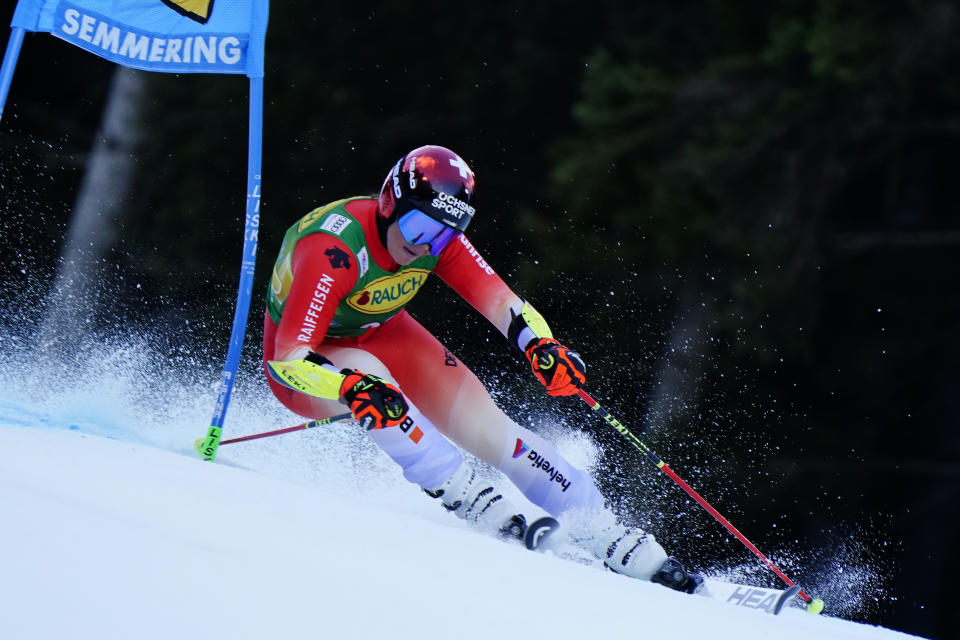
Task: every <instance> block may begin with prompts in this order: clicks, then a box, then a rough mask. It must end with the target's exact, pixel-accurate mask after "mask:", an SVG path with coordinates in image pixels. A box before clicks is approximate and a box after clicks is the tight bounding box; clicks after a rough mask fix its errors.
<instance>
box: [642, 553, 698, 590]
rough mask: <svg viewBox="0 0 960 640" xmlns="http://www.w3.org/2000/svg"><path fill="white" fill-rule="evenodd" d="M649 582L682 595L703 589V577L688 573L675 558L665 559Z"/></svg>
mask: <svg viewBox="0 0 960 640" xmlns="http://www.w3.org/2000/svg"><path fill="white" fill-rule="evenodd" d="M650 581H651V582H656V583H657V584H662V585H663V586H665V587H669V588H671V589H675V590H677V591H683V592H684V593H697V592H698V591H700V590H701V589H703V576H701V575H699V574H696V573H690V572H688V571H687V570H686V569H684V568H683V565H682V564H680V562H679V561H678V560H677V559H676V558H667V559H666V561H665V562H664V563H663V566H661V567H660V569H659V570H658V571H657V572H656V573H655V574H653V577H652V578H650Z"/></svg>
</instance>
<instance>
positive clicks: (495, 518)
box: [424, 460, 518, 531]
mask: <svg viewBox="0 0 960 640" xmlns="http://www.w3.org/2000/svg"><path fill="white" fill-rule="evenodd" d="M424 491H426V492H427V494H428V495H430V496H432V497H434V498H440V501H441V502H442V503H443V506H444V508H446V509H447V510H448V511H452V512H454V513H455V514H456V515H457V517H458V518H462V519H464V520H467V521H468V522H473V523H476V524H478V525H480V526H482V527H483V528H485V529H489V530H492V531H499V530H500V529H502V528H503V527H504V526H506V525H507V523H509V522H510V519H511V518H512V517H513V516H514V515H515V514H517V513H518V512H517V510H516V507H515V506H514V505H513V503H512V502H510V500H508V499H507V498H506V497H504V496H503V494H502V493H501V492H500V491H499V490H497V488H496V487H495V486H494V485H493V483H491V482H490V481H488V480H485V479H484V478H481V477H480V476H479V474H478V473H477V470H476V468H475V467H474V466H473V464H471V463H469V462H467V461H466V460H464V461H463V463H462V464H461V465H460V466H459V467H458V468H457V470H456V471H454V472H453V475H451V476H450V477H449V478H448V479H447V480H446V482H444V483H443V484H442V485H440V486H439V487H437V488H435V489H424Z"/></svg>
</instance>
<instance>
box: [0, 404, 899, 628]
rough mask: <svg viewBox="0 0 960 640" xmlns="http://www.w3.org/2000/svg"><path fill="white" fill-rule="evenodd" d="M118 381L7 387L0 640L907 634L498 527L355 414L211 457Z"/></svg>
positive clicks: (187, 428)
mask: <svg viewBox="0 0 960 640" xmlns="http://www.w3.org/2000/svg"><path fill="white" fill-rule="evenodd" d="M80 387H82V385H80ZM122 395H123V392H122V389H121V390H120V392H119V395H118V396H113V397H111V396H110V394H104V393H99V394H94V393H87V394H85V393H84V392H83V391H82V390H81V391H79V392H77V393H76V394H75V395H73V397H72V401H71V402H67V403H64V402H63V398H62V397H61V398H60V399H58V400H57V401H56V402H52V403H51V404H50V406H49V408H48V409H42V410H38V409H36V408H29V407H25V406H24V403H23V402H22V401H21V400H20V399H18V398H17V396H16V395H15V394H14V393H8V392H7V391H5V392H4V394H3V398H2V401H0V507H2V511H3V521H4V524H3V526H2V527H0V554H2V561H0V567H2V580H0V603H2V605H0V608H2V610H3V615H0V638H4V639H5V640H35V639H47V638H49V639H60V638H96V639H108V638H124V639H126V638H137V639H138V640H145V639H147V638H164V639H168V638H208V639H209V638H284V639H293V638H458V639H470V638H477V639H481V638H482V639H484V640H490V639H491V638H526V637H537V638H641V637H646V638H710V639H711V640H722V639H725V638H729V639H730V640H750V639H753V638H757V639H759V638H776V639H777V640H794V639H796V640H800V639H804V640H807V639H809V638H837V639H846V638H852V639H853V638H856V639H860V638H868V639H871V640H883V639H888V638H890V639H892V638H907V637H914V636H908V635H906V634H902V633H899V632H896V631H891V630H887V629H883V628H879V627H872V626H868V625H863V624H858V623H854V622H850V621H846V620H842V619H837V618H830V617H828V616H812V615H810V614H807V613H805V612H804V611H803V610H801V609H797V608H793V609H788V610H786V611H784V613H783V614H781V615H780V616H777V617H775V616H772V615H769V614H766V613H763V612H760V611H755V610H745V609H740V608H737V607H733V606H731V605H728V604H725V603H722V602H718V601H714V600H710V599H708V598H703V597H699V596H689V595H685V594H680V593H676V592H672V591H669V590H667V589H665V588H663V587H660V586H657V585H654V584H652V583H644V582H639V581H635V580H630V579H627V578H623V577H621V576H618V575H615V574H612V573H609V572H604V571H599V570H596V569H593V568H589V567H584V566H580V565H577V564H574V563H570V562H565V561H563V560H560V559H558V558H555V557H551V556H547V555H543V554H538V553H531V552H529V551H526V550H524V549H522V548H521V547H520V546H519V545H513V544H509V543H504V542H501V541H498V540H496V539H494V538H491V537H487V536H485V535H482V534H480V533H477V532H475V531H473V530H470V529H468V528H466V527H465V526H464V525H463V524H462V523H461V522H460V521H458V520H456V519H455V518H454V517H452V516H450V515H449V514H446V513H443V511H442V509H440V508H439V507H438V505H437V504H436V503H435V502H434V501H432V500H429V499H427V498H426V497H424V496H423V494H422V493H420V492H419V491H417V490H416V489H415V488H413V487H411V486H409V485H408V484H406V483H405V482H404V481H403V479H402V477H401V476H400V474H399V472H397V471H396V470H394V469H392V468H391V467H390V463H389V461H388V460H386V459H385V458H384V457H382V456H380V455H379V454H378V452H377V451H375V450H372V449H369V448H367V447H365V446H362V445H357V446H353V447H351V446H350V444H349V443H351V442H354V441H355V440H357V434H356V433H355V432H353V431H352V428H353V427H352V426H351V425H350V424H342V425H339V426H338V425H334V426H333V427H330V428H329V429H328V431H326V432H325V433H321V432H319V430H318V431H317V432H313V431H304V432H302V433H299V434H293V435H288V436H282V437H280V438H275V439H273V440H274V442H272V443H271V442H270V441H268V440H263V441H260V442H261V444H249V443H247V444H236V445H230V446H224V447H223V448H222V449H221V453H220V455H219V456H218V459H217V462H215V463H210V462H204V461H202V460H200V459H199V458H198V457H197V456H196V455H195V454H193V453H192V451H191V444H192V438H189V437H188V434H189V435H193V436H197V437H199V436H200V435H203V433H202V432H203V431H204V430H203V429H202V428H200V429H199V430H198V429H197V427H196V426H191V425H182V426H181V427H178V428H176V429H171V431H170V432H169V433H167V434H166V435H165V436H164V434H163V433H162V432H160V431H158V430H157V429H156V427H157V426H158V425H156V424H152V426H151V423H146V426H143V427H142V429H141V430H140V431H138V430H137V429H136V425H137V418H136V416H134V415H130V414H129V413H128V412H127V411H126V410H125V409H124V406H125V402H124V401H122V400H119V399H118V398H119V397H120V396H122ZM188 409H189V407H184V406H180V407H171V408H170V410H171V411H174V412H176V411H178V410H188ZM68 414H72V415H73V416H74V418H72V419H67V418H66V416H67V415H68ZM118 420H120V421H121V422H118ZM123 420H127V421H129V422H127V423H124V422H122V421H123ZM98 430H99V433H94V432H95V431H98ZM131 434H139V435H137V436H133V435H131ZM165 437H166V438H167V442H166V444H164V438H165ZM284 438H285V439H286V440H285V441H284V442H285V443H286V444H285V445H283V446H279V443H280V441H281V440H282V439H284ZM173 439H181V440H182V442H181V444H182V445H183V446H180V447H178V446H176V445H173V444H172V441H173ZM360 441H361V442H362V438H360ZM231 447H232V449H231ZM242 447H246V450H247V452H248V455H247V456H246V458H245V457H244V455H241V454H242V451H243V450H242ZM278 447H279V448H278ZM254 451H255V452H256V453H255V454H251V453H250V452H254ZM294 451H297V452H300V453H299V454H298V455H293V454H292V452H294ZM307 468H310V469H313V470H315V472H316V474H317V475H315V476H312V477H307V476H308V475H309V474H305V473H304V470H305V469H307ZM291 475H292V476H297V477H298V479H291V478H290V477H289V476H291ZM285 476H286V477H285ZM318 478H320V479H325V480H318Z"/></svg>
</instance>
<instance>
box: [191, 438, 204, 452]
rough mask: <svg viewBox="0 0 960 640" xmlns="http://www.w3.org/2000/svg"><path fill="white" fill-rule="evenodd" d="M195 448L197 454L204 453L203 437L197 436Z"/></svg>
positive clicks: (194, 442)
mask: <svg viewBox="0 0 960 640" xmlns="http://www.w3.org/2000/svg"><path fill="white" fill-rule="evenodd" d="M193 450H194V451H196V452H197V455H199V456H202V455H203V438H197V439H196V440H194V441H193Z"/></svg>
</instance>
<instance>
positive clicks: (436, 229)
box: [397, 209, 460, 256]
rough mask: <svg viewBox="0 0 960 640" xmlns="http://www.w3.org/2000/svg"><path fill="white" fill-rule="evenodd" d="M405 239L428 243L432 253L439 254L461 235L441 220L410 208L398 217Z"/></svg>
mask: <svg viewBox="0 0 960 640" xmlns="http://www.w3.org/2000/svg"><path fill="white" fill-rule="evenodd" d="M397 226H398V227H399V228H400V234H401V235H402V236H403V239H404V240H406V241H407V242H408V243H410V244H412V245H417V244H423V243H425V242H426V243H428V244H429V245H430V255H432V256H438V255H440V252H441V251H443V250H444V248H446V246H447V245H448V244H450V241H451V240H453V239H454V238H456V237H457V236H459V235H460V232H459V231H457V230H456V229H452V228H450V227H448V226H447V225H445V224H443V223H442V222H440V221H439V220H434V219H433V218H431V217H430V216H428V215H427V214H425V213H424V212H423V211H420V210H419V209H410V211H407V212H406V213H404V214H402V215H401V216H400V217H399V218H398V219H397Z"/></svg>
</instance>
